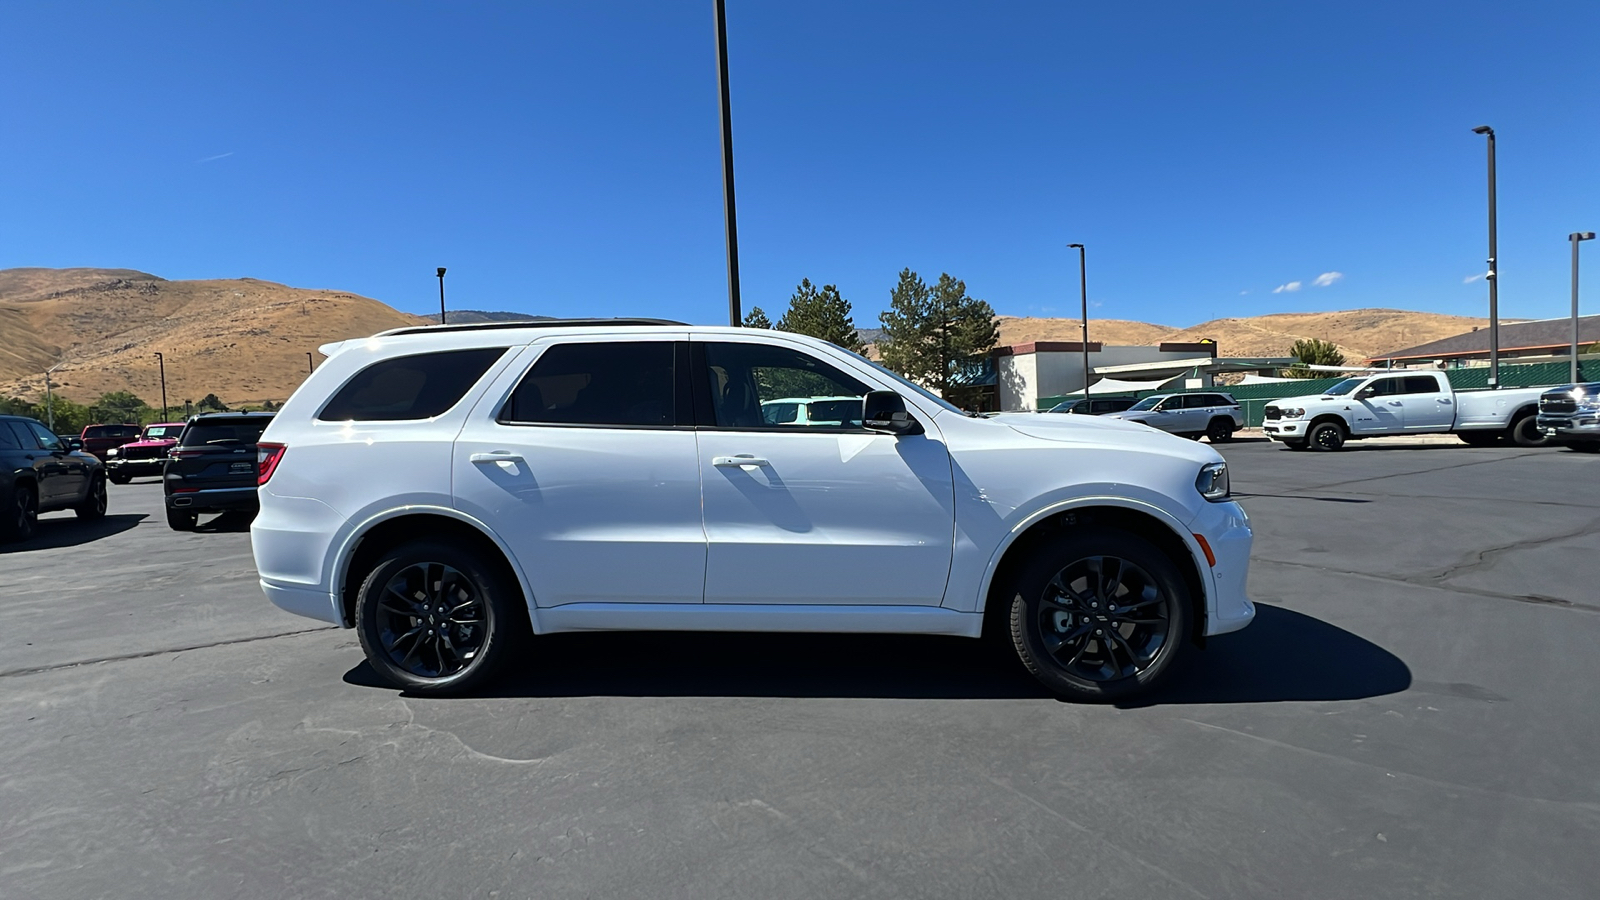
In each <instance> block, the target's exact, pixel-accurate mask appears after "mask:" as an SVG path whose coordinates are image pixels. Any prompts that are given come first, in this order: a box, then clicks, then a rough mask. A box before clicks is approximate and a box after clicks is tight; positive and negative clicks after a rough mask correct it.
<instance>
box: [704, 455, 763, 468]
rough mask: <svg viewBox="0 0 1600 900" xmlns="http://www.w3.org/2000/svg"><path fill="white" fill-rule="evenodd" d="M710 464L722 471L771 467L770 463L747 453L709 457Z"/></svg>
mask: <svg viewBox="0 0 1600 900" xmlns="http://www.w3.org/2000/svg"><path fill="white" fill-rule="evenodd" d="M711 464H712V465H713V466H717V467H719V468H723V469H742V468H744V467H745V466H770V465H772V463H770V462H767V461H766V460H764V459H762V458H761V457H759V456H751V455H750V454H748V453H741V454H739V455H738V456H713V457H711Z"/></svg>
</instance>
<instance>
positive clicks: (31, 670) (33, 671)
mask: <svg viewBox="0 0 1600 900" xmlns="http://www.w3.org/2000/svg"><path fill="white" fill-rule="evenodd" d="M337 630H339V626H337V625H324V626H322V627H320V628H304V629H301V630H299V631H284V632H280V633H278V634H263V635H257V636H256V637H247V638H233V639H232V640H226V641H212V642H211V643H209V644H189V645H186V646H182V647H165V648H162V649H160V650H146V651H143V652H141V653H123V654H119V655H117V656H102V657H99V658H96V659H80V660H75V661H73V662H64V663H52V664H50V665H48V666H30V667H28V668H25V669H8V670H6V671H3V672H0V678H14V677H19V676H22V675H37V674H39V673H41V672H55V671H58V670H60V669H72V668H76V667H78V666H92V665H95V664H96V663H108V662H123V661H125V660H130V659H148V658H150V657H152V656H164V655H166V654H168V653H187V652H188V651H190V650H206V649H209V648H211V647H228V646H231V645H234V644H253V643H255V642H257V641H271V640H276V639H277V638H286V637H297V636H299V635H302V634H315V633H316V632H319V631H337Z"/></svg>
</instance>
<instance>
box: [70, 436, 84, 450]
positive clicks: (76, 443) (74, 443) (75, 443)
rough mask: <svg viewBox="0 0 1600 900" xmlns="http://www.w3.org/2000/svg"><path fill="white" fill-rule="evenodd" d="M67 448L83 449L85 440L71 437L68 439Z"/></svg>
mask: <svg viewBox="0 0 1600 900" xmlns="http://www.w3.org/2000/svg"><path fill="white" fill-rule="evenodd" d="M67 449H68V450H72V451H78V450H82V449H83V441H82V440H80V439H78V438H69V439H68V440H67Z"/></svg>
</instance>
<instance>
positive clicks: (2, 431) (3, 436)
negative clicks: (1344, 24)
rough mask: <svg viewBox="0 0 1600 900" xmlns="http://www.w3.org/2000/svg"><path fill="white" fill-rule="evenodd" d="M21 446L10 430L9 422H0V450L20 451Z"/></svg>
mask: <svg viewBox="0 0 1600 900" xmlns="http://www.w3.org/2000/svg"><path fill="white" fill-rule="evenodd" d="M21 449H22V444H21V443H19V442H18V439H17V433H16V432H15V431H12V430H11V423H10V422H0V450H21Z"/></svg>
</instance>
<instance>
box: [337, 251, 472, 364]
mask: <svg viewBox="0 0 1600 900" xmlns="http://www.w3.org/2000/svg"><path fill="white" fill-rule="evenodd" d="M444 323H445V322H444V266H440V267H439V324H440V325H443V324H444ZM306 355H307V356H309V355H310V354H306Z"/></svg>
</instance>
